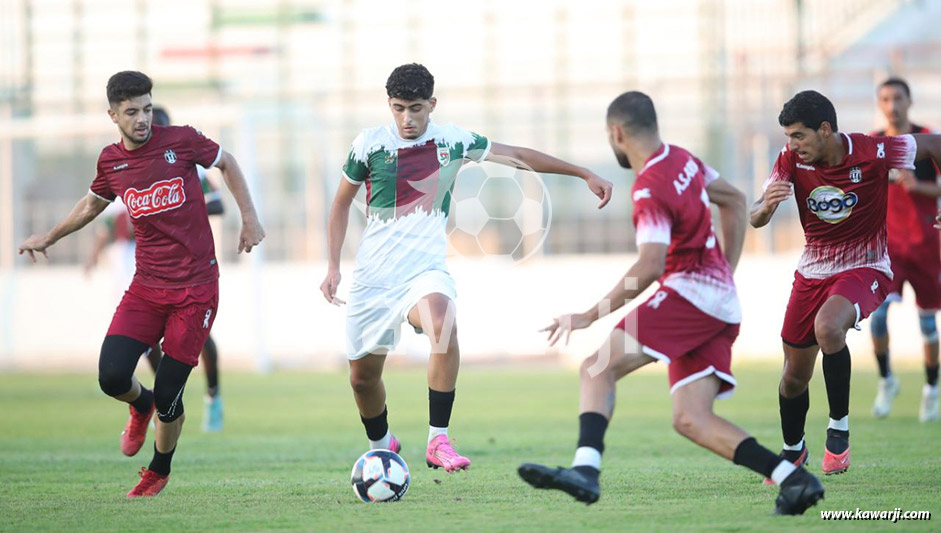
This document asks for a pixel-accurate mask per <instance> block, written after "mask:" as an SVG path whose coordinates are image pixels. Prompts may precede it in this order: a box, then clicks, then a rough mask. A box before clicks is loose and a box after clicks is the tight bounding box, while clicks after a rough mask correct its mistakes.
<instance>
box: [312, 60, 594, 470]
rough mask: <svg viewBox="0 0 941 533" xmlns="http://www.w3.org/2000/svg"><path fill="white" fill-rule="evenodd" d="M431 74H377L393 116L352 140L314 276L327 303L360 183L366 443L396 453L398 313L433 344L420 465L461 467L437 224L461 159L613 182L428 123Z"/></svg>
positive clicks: (357, 374) (352, 342)
mask: <svg viewBox="0 0 941 533" xmlns="http://www.w3.org/2000/svg"><path fill="white" fill-rule="evenodd" d="M434 81H435V80H434V77H433V76H432V75H431V73H430V72H429V71H428V69H426V68H425V67H424V66H422V65H419V64H417V63H411V64H407V65H401V66H399V67H397V68H396V69H395V70H393V71H392V73H391V74H390V75H389V78H388V80H387V82H386V93H387V94H388V96H389V100H388V105H389V109H390V110H391V111H392V116H393V121H392V122H391V123H389V124H386V125H384V126H379V127H376V128H369V129H366V130H363V131H362V132H361V133H360V134H359V135H358V136H357V137H356V139H355V140H354V141H353V146H352V149H351V150H350V154H349V156H348V157H347V161H346V164H345V165H344V167H343V179H341V180H340V186H339V189H338V190H337V193H336V197H335V198H334V201H333V205H332V207H331V208H330V216H329V221H328V224H327V231H328V236H327V237H328V238H327V240H328V243H329V248H330V261H329V268H328V271H327V276H326V278H325V279H324V281H323V283H322V284H321V286H320V290H321V291H322V292H323V295H324V298H326V300H327V301H328V302H330V303H332V304H335V305H339V304H341V303H345V302H343V301H342V300H340V299H338V298H337V297H336V294H337V287H338V286H339V283H340V251H341V249H342V248H343V240H344V238H345V237H346V230H347V225H348V222H349V213H350V205H351V204H352V202H353V199H354V197H355V196H356V193H357V191H359V189H360V187H361V186H363V185H365V188H366V205H367V209H368V212H367V223H366V229H365V231H364V232H363V238H362V240H361V241H360V244H359V251H358V253H357V256H356V269H355V270H354V271H353V284H352V287H351V289H350V298H349V299H350V302H349V306H348V307H347V320H346V330H347V357H348V359H349V363H350V385H351V386H352V388H353V396H354V398H355V400H356V405H357V407H358V408H359V413H360V418H361V419H362V422H363V426H364V428H365V430H366V437H367V439H368V440H369V446H370V448H372V449H389V450H392V451H394V452H398V451H399V449H400V446H401V445H400V443H399V441H398V439H396V438H395V436H394V435H393V434H392V433H391V432H390V430H389V422H388V411H387V409H386V390H385V385H384V384H383V381H382V371H383V367H384V365H385V359H386V355H387V353H388V352H389V350H391V349H393V348H394V347H395V344H396V342H397V341H398V335H399V331H400V328H401V325H402V323H403V322H408V323H409V324H410V325H411V326H412V327H414V328H415V329H416V331H419V332H423V333H424V334H425V335H427V336H428V337H429V339H430V340H431V343H432V350H431V357H430V360H429V362H428V422H429V424H428V426H429V427H428V442H427V446H426V448H425V460H426V464H427V465H428V466H429V467H432V468H443V469H444V470H445V471H447V472H453V471H456V470H465V469H467V468H468V467H469V466H470V459H468V458H467V457H464V456H462V455H460V454H459V453H457V451H456V450H455V449H454V447H453V446H452V444H451V440H450V437H449V435H448V426H449V423H450V419H451V409H452V407H453V405H454V398H455V388H456V385H457V376H458V371H459V369H460V346H459V343H458V338H457V325H456V314H455V313H456V309H455V307H456V306H455V304H454V299H455V297H456V290H455V286H454V280H453V279H452V278H451V275H450V273H449V272H448V269H447V264H446V249H447V234H446V232H445V225H446V223H447V217H448V212H449V209H450V204H451V191H452V189H453V187H454V180H455V179H456V178H457V174H458V172H459V171H460V169H461V167H462V166H463V165H464V163H465V162H466V161H468V160H472V161H484V160H490V161H493V160H495V161H497V162H500V163H504V164H506V163H511V164H517V163H516V162H522V163H523V164H524V165H526V166H528V167H529V168H531V169H533V170H535V171H537V172H551V173H554V174H564V175H570V176H574V177H578V178H580V179H582V180H584V182H585V184H586V186H588V188H589V190H590V191H591V192H592V193H593V194H595V195H596V196H598V197H599V198H601V203H600V205H599V206H598V207H599V208H601V207H603V206H604V205H606V204H607V203H608V201H609V200H610V199H611V187H612V186H611V183H610V182H608V181H607V180H605V179H603V178H601V177H600V176H598V175H597V174H595V173H594V172H592V171H590V170H588V169H587V168H584V167H578V166H576V165H572V164H570V163H567V162H565V161H562V160H560V159H556V158H554V157H552V156H549V155H547V154H543V153H541V152H537V151H536V150H531V149H529V148H522V147H516V146H509V145H505V144H499V143H492V142H490V140H489V139H487V138H486V137H483V136H481V135H477V134H476V133H472V132H469V131H467V130H465V129H463V128H460V127H458V126H455V125H453V124H443V125H439V124H436V123H435V122H433V121H432V120H431V113H432V111H433V110H434V108H435V105H436V104H437V99H436V98H435V97H434Z"/></svg>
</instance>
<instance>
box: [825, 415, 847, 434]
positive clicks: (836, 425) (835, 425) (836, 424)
mask: <svg viewBox="0 0 941 533" xmlns="http://www.w3.org/2000/svg"><path fill="white" fill-rule="evenodd" d="M827 429H838V430H840V431H849V430H850V415H846V416H844V417H843V418H841V419H839V420H834V419H832V418H831V419H830V424H829V425H827Z"/></svg>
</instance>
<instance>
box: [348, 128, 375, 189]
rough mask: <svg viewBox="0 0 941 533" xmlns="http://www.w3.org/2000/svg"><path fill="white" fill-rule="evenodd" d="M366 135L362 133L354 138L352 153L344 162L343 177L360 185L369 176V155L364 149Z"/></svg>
mask: <svg viewBox="0 0 941 533" xmlns="http://www.w3.org/2000/svg"><path fill="white" fill-rule="evenodd" d="M363 138H364V135H363V134H362V133H360V134H359V135H357V136H356V138H355V139H353V145H352V146H351V147H350V153H349V155H347V156H346V163H344V164H343V177H344V178H346V181H348V182H350V183H352V184H353V185H359V184H360V183H362V182H364V181H366V178H368V177H369V165H368V156H367V154H366V153H365V150H364V149H363V142H364V140H363Z"/></svg>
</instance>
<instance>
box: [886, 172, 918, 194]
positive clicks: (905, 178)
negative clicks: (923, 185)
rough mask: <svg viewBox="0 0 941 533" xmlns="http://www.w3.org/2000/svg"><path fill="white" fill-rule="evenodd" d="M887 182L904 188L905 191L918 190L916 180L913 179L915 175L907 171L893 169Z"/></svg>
mask: <svg viewBox="0 0 941 533" xmlns="http://www.w3.org/2000/svg"><path fill="white" fill-rule="evenodd" d="M893 178H894V179H893ZM889 181H894V182H895V183H898V184H899V185H901V186H902V187H904V188H905V190H906V191H915V190H916V189H917V188H918V180H917V179H915V173H914V172H912V171H911V170H908V169H900V168H893V169H892V170H890V171H889Z"/></svg>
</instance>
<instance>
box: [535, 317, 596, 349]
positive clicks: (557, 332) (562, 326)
mask: <svg viewBox="0 0 941 533" xmlns="http://www.w3.org/2000/svg"><path fill="white" fill-rule="evenodd" d="M590 325H591V319H590V318H588V317H587V316H586V315H585V314H584V313H575V314H569V315H562V316H560V317H558V318H556V319H555V320H553V321H552V324H550V325H548V326H546V327H544V328H542V329H541V330H539V331H548V332H549V339H548V340H549V346H555V343H557V342H559V339H561V338H562V335H563V334H564V335H565V344H568V343H569V337H571V336H572V332H573V331H575V330H576V329H585V328H587V327H588V326H590Z"/></svg>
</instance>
